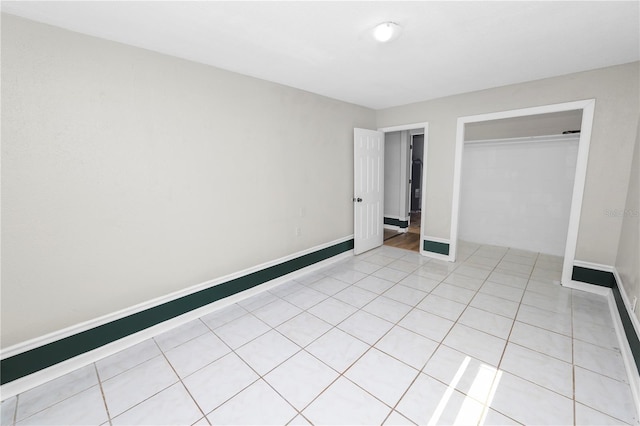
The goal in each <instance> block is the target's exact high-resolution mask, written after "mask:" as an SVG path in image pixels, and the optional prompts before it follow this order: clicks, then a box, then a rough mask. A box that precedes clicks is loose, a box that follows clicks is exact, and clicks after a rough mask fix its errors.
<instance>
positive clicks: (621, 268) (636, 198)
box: [604, 120, 640, 321]
mask: <svg viewBox="0 0 640 426" xmlns="http://www.w3.org/2000/svg"><path fill="white" fill-rule="evenodd" d="M604 213H605V214H606V215H607V216H609V217H619V216H622V233H621V234H620V244H619V245H618V255H617V257H616V269H617V270H618V272H619V273H620V277H621V279H622V285H623V286H624V290H625V292H626V293H627V296H628V298H629V301H630V302H631V301H632V300H633V298H634V297H637V298H638V299H640V120H638V130H637V133H636V141H635V147H634V151H633V163H632V166H631V173H630V175H629V185H628V190H627V199H626V202H625V204H624V207H622V206H620V208H615V209H610V210H609V211H606V212H604ZM635 314H636V318H637V319H638V320H639V321H640V304H638V306H637V307H636V312H635Z"/></svg>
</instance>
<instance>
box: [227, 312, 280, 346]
mask: <svg viewBox="0 0 640 426" xmlns="http://www.w3.org/2000/svg"><path fill="white" fill-rule="evenodd" d="M270 329H271V327H269V326H268V325H267V324H265V323H264V322H262V321H260V320H259V319H258V318H256V317H254V316H253V315H251V314H247V315H244V316H242V317H240V318H237V319H234V320H233V321H231V322H228V323H227V324H225V325H223V326H221V327H218V328H217V329H216V330H215V334H216V335H217V336H218V337H219V338H221V339H222V340H223V341H224V342H225V343H226V344H227V345H229V346H231V349H236V348H238V347H240V346H242V345H244V344H245V343H247V342H248V341H250V340H253V339H255V338H256V337H258V336H260V335H261V334H264V333H266V332H267V331H269V330H270Z"/></svg>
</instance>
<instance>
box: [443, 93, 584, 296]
mask: <svg viewBox="0 0 640 426" xmlns="http://www.w3.org/2000/svg"><path fill="white" fill-rule="evenodd" d="M595 104H596V100H595V99H585V100H579V101H573V102H564V103H559V104H551V105H543V106H537V107H530V108H521V109H515V110H509V111H500V112H492V113H487V114H479V115H470V116H465V117H458V122H457V129H456V150H455V160H454V161H455V162H454V171H453V199H452V208H451V235H450V251H449V256H448V260H449V261H451V262H455V260H456V250H457V245H458V220H459V212H460V177H461V174H462V154H463V151H464V137H465V135H464V127H465V124H467V123H477V122H481V121H491V120H498V119H502V118H513V117H523V116H528V115H537V114H547V113H554V112H563V111H574V110H582V123H581V127H580V138H579V141H578V156H577V161H576V173H575V177H574V181H573V194H572V197H571V210H570V213H569V229H568V231H567V242H566V245H565V252H564V262H563V266H562V278H561V283H562V285H563V286H568V287H573V288H583V286H584V284H582V283H579V282H577V281H573V280H572V279H571V276H572V273H573V266H574V262H575V256H576V247H577V244H578V228H579V226H580V214H581V212H582V200H583V196H584V187H585V181H586V176H587V162H588V160H589V145H590V143H591V130H592V127H593V115H594V110H595Z"/></svg>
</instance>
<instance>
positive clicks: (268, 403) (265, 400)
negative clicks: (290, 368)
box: [207, 380, 298, 425]
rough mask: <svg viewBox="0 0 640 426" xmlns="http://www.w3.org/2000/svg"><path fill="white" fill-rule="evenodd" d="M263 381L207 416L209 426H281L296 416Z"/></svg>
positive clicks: (291, 408) (259, 381) (295, 412)
mask: <svg viewBox="0 0 640 426" xmlns="http://www.w3.org/2000/svg"><path fill="white" fill-rule="evenodd" d="M297 414H298V413H297V411H296V410H294V409H293V407H291V405H289V404H288V403H287V402H286V401H285V400H284V399H282V397H281V396H280V395H278V394H277V393H276V392H275V391H274V390H273V389H272V388H271V387H270V386H269V385H267V384H266V383H265V382H264V380H258V381H257V382H255V383H253V384H252V385H251V386H249V387H248V388H246V389H244V390H243V391H242V392H240V393H239V394H237V395H236V396H234V397H233V398H231V400H229V401H228V402H227V403H226V404H224V405H223V406H221V407H219V408H217V409H216V410H214V411H213V412H212V413H210V414H208V415H207V419H209V421H210V422H211V424H236V425H251V424H254V425H257V424H264V425H267V424H269V425H270V424H274V425H283V424H286V423H288V422H289V421H290V420H292V419H293V418H294V417H296V415H297Z"/></svg>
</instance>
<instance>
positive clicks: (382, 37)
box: [373, 22, 400, 43]
mask: <svg viewBox="0 0 640 426" xmlns="http://www.w3.org/2000/svg"><path fill="white" fill-rule="evenodd" d="M398 35H400V25H398V24H396V23H395V22H383V23H381V24H378V25H376V27H375V28H374V29H373V38H375V39H376V40H377V41H379V42H380V43H386V42H388V41H391V40H393V39H395V38H397V37H398Z"/></svg>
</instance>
